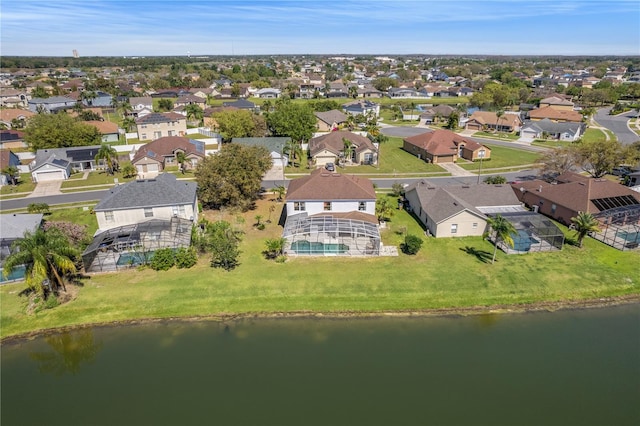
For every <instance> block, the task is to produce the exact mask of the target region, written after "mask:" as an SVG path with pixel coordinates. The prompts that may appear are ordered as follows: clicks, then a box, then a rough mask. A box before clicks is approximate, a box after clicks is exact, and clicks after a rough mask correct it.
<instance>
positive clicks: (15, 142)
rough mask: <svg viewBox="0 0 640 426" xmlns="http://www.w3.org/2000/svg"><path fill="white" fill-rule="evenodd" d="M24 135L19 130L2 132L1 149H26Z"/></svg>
mask: <svg viewBox="0 0 640 426" xmlns="http://www.w3.org/2000/svg"><path fill="white" fill-rule="evenodd" d="M26 147H27V144H26V143H24V133H22V132H21V131H19V130H0V148H3V149H4V148H7V149H8V148H26Z"/></svg>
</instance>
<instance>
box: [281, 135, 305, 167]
mask: <svg viewBox="0 0 640 426" xmlns="http://www.w3.org/2000/svg"><path fill="white" fill-rule="evenodd" d="M284 153H285V154H287V156H288V157H289V160H290V161H291V164H292V165H293V166H294V167H295V165H296V161H295V160H296V159H298V160H300V161H302V146H300V144H299V143H298V142H296V141H294V140H290V141H289V142H287V144H286V145H285V147H284ZM298 165H299V163H298Z"/></svg>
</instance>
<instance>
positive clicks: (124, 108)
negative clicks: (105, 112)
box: [117, 101, 133, 118]
mask: <svg viewBox="0 0 640 426" xmlns="http://www.w3.org/2000/svg"><path fill="white" fill-rule="evenodd" d="M117 106H118V107H117V110H118V111H120V114H121V116H122V118H124V117H125V116H126V115H127V113H128V112H130V111H133V107H132V106H131V104H130V103H129V102H127V101H125V102H119V103H118V104H117Z"/></svg>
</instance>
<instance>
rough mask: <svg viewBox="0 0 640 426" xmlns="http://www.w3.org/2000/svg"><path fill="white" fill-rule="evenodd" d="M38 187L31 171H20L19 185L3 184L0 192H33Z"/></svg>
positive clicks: (4, 193) (6, 193)
mask: <svg viewBox="0 0 640 426" xmlns="http://www.w3.org/2000/svg"><path fill="white" fill-rule="evenodd" d="M35 187H36V184H35V183H34V182H32V181H31V173H20V179H19V180H18V184H17V185H2V186H1V187H0V194H2V195H10V194H16V193H20V192H32V191H33V190H34V189H35Z"/></svg>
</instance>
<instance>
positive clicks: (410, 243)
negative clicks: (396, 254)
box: [402, 234, 423, 254]
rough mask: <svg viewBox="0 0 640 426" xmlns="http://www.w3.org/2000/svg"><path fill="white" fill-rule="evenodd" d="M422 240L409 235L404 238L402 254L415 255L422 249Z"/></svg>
mask: <svg viewBox="0 0 640 426" xmlns="http://www.w3.org/2000/svg"><path fill="white" fill-rule="evenodd" d="M422 243H423V241H422V238H420V237H418V236H416V235H412V234H409V235H407V236H406V237H404V244H402V252H403V253H405V254H417V253H418V252H419V251H420V248H421V247H422Z"/></svg>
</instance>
